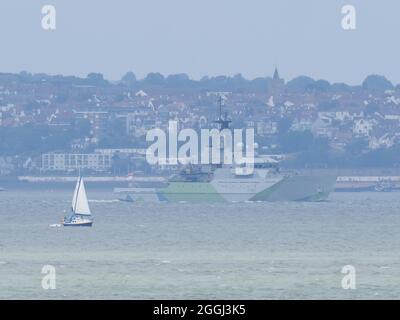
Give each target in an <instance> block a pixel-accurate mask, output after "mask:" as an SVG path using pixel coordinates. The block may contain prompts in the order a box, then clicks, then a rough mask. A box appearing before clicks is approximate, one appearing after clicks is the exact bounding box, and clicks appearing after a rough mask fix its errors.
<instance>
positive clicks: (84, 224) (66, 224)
mask: <svg viewBox="0 0 400 320" xmlns="http://www.w3.org/2000/svg"><path fill="white" fill-rule="evenodd" d="M92 225H93V221H88V222H64V223H63V226H64V227H91V226H92Z"/></svg>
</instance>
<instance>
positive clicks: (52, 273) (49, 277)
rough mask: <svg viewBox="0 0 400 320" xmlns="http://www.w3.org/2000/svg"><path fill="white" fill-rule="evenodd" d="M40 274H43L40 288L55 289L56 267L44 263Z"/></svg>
mask: <svg viewBox="0 0 400 320" xmlns="http://www.w3.org/2000/svg"><path fill="white" fill-rule="evenodd" d="M42 274H44V275H45V276H44V277H43V278H42V289H43V290H55V289H56V288H57V286H56V268H55V267H54V266H52V265H45V266H43V268H42Z"/></svg>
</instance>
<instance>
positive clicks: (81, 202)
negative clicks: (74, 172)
mask: <svg viewBox="0 0 400 320" xmlns="http://www.w3.org/2000/svg"><path fill="white" fill-rule="evenodd" d="M72 211H73V212H74V213H75V214H79V215H82V216H90V215H91V214H92V213H91V212H90V208H89V203H88V199H87V196H86V190H85V184H84V182H83V179H82V178H79V180H78V183H77V185H76V188H75V193H74V197H73V200H72Z"/></svg>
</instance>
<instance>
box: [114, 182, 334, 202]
mask: <svg viewBox="0 0 400 320" xmlns="http://www.w3.org/2000/svg"><path fill="white" fill-rule="evenodd" d="M336 179H337V177H336V176H330V175H329V176H313V175H293V176H280V177H271V178H265V179H262V180H258V179H251V178H249V179H237V180H236V179H223V178H222V179H215V180H213V181H211V182H170V183H169V184H168V186H166V187H164V188H126V189H123V188H120V189H116V190H115V192H117V193H125V194H128V195H129V196H130V197H132V199H133V200H134V201H135V202H136V201H139V202H141V201H145V202H173V203H179V202H180V203H224V202H246V201H252V202H289V201H308V202H318V201H325V200H327V199H328V197H329V194H330V193H331V192H332V191H333V190H334V185H335V183H336Z"/></svg>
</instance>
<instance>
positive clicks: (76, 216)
mask: <svg viewBox="0 0 400 320" xmlns="http://www.w3.org/2000/svg"><path fill="white" fill-rule="evenodd" d="M91 216H92V212H91V211H90V208H89V202H88V199H87V196H86V190H85V183H84V182H83V178H82V177H81V176H79V179H78V182H77V183H76V187H75V192H74V196H73V198H72V207H71V215H70V216H68V217H65V218H64V220H63V225H64V227H91V226H92V224H93V219H91Z"/></svg>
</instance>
